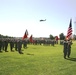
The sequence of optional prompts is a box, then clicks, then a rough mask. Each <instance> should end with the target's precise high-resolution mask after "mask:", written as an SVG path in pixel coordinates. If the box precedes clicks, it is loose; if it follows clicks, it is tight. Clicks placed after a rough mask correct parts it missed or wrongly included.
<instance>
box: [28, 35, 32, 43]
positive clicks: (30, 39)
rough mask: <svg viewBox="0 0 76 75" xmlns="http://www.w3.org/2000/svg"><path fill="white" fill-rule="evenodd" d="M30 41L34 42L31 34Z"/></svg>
mask: <svg viewBox="0 0 76 75" xmlns="http://www.w3.org/2000/svg"><path fill="white" fill-rule="evenodd" d="M29 40H30V42H31V43H32V42H33V37H32V35H31V36H30V39H29Z"/></svg>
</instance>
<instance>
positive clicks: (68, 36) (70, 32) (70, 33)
mask: <svg viewBox="0 0 76 75" xmlns="http://www.w3.org/2000/svg"><path fill="white" fill-rule="evenodd" d="M71 37H72V19H70V24H69V27H68V31H67V38H68V39H70V38H71Z"/></svg>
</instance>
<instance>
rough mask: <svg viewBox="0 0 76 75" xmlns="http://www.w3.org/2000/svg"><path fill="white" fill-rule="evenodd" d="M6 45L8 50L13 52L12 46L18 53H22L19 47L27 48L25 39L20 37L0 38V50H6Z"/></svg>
mask: <svg viewBox="0 0 76 75" xmlns="http://www.w3.org/2000/svg"><path fill="white" fill-rule="evenodd" d="M8 45H9V46H10V51H11V52H14V50H13V48H15V50H16V51H18V52H19V53H20V54H23V52H22V50H21V48H22V46H23V48H27V41H26V40H20V39H11V38H10V39H8V38H0V52H3V51H5V52H8Z"/></svg>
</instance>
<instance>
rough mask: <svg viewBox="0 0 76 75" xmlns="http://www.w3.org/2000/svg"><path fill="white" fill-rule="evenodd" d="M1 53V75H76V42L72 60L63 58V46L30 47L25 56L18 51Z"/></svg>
mask: <svg viewBox="0 0 76 75" xmlns="http://www.w3.org/2000/svg"><path fill="white" fill-rule="evenodd" d="M8 50H9V52H3V53H0V75H75V74H76V67H75V66H76V42H75V41H74V42H73V45H72V52H71V56H70V57H71V58H69V59H64V58H63V46H62V45H59V44H58V45H55V46H54V47H53V46H51V45H50V46H41V45H28V48H27V49H23V48H22V51H23V53H24V54H19V53H18V52H17V51H15V52H11V51H10V48H9V47H8Z"/></svg>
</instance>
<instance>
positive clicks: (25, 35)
mask: <svg viewBox="0 0 76 75" xmlns="http://www.w3.org/2000/svg"><path fill="white" fill-rule="evenodd" d="M27 36H28V31H27V30H26V31H25V34H24V36H23V38H22V39H23V40H24V39H25V38H27Z"/></svg>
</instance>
